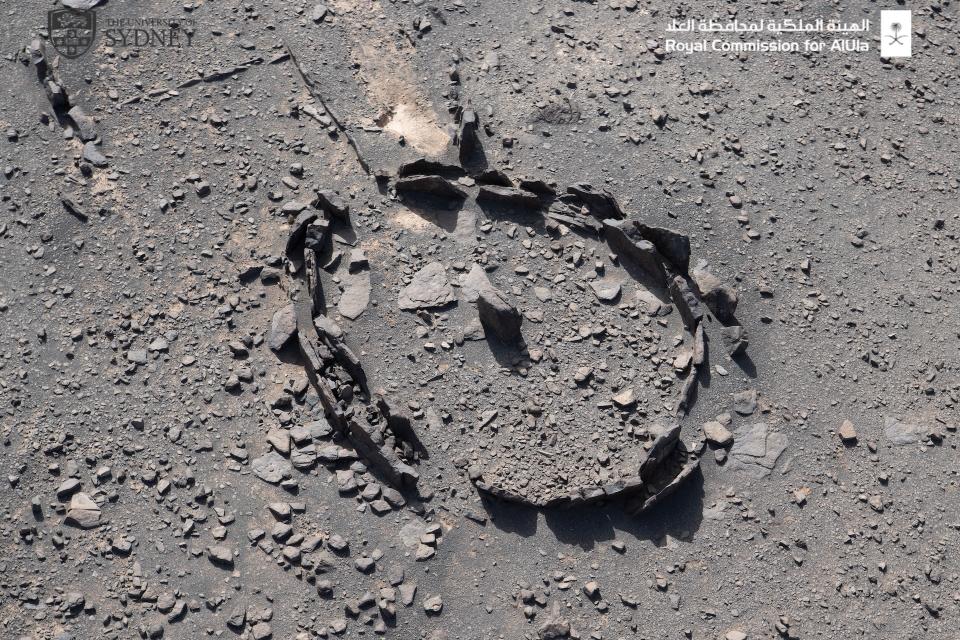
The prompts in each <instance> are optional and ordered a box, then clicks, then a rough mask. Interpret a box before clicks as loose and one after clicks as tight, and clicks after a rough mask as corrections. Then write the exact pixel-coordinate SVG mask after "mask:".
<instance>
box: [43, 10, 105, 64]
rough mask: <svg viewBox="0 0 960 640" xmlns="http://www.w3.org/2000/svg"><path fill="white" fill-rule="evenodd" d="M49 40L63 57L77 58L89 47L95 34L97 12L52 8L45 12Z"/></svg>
mask: <svg viewBox="0 0 960 640" xmlns="http://www.w3.org/2000/svg"><path fill="white" fill-rule="evenodd" d="M47 27H48V28H49V30H50V42H51V43H52V44H53V48H54V49H56V50H57V52H59V53H60V55H62V56H63V57H64V58H77V57H79V56H81V55H83V54H84V53H86V51H87V49H89V48H90V45H92V44H93V40H94V37H95V36H96V34H97V14H96V13H94V12H93V11H74V10H73V9H54V10H52V11H48V12H47Z"/></svg>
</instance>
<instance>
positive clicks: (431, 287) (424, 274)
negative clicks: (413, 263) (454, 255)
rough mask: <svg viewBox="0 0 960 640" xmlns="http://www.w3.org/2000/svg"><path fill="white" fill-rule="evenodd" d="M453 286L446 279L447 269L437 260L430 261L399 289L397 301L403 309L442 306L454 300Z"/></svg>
mask: <svg viewBox="0 0 960 640" xmlns="http://www.w3.org/2000/svg"><path fill="white" fill-rule="evenodd" d="M456 299H457V297H456V294H454V292H453V287H451V286H450V282H449V281H448V280H447V271H446V269H444V267H443V265H442V264H440V263H439V262H431V263H430V264H428V265H427V266H425V267H424V268H423V269H420V271H418V272H417V273H416V274H415V275H414V276H413V280H412V281H411V282H410V284H408V285H407V286H405V287H404V288H403V289H402V290H401V291H400V297H399V298H398V300H397V302H398V303H399V304H400V308H401V309H403V310H405V311H411V310H415V309H430V308H432V307H442V306H444V305H447V304H450V303H451V302H453V301H454V300H456Z"/></svg>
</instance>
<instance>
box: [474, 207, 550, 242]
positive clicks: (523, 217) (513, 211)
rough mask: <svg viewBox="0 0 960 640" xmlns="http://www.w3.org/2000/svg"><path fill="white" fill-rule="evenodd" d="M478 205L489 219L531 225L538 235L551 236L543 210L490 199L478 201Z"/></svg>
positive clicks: (525, 225) (524, 225)
mask: <svg viewBox="0 0 960 640" xmlns="http://www.w3.org/2000/svg"><path fill="white" fill-rule="evenodd" d="M477 206H479V207H480V210H481V211H483V214H484V215H485V216H486V217H487V219H489V220H493V221H497V222H500V221H506V222H512V223H513V224H516V225H519V226H522V227H531V228H532V229H533V230H534V231H535V232H536V234H537V235H539V236H544V237H550V234H549V233H547V225H546V222H547V219H546V218H545V217H544V215H543V211H542V210H537V209H526V208H523V207H518V206H515V205H513V206H511V205H507V204H502V203H498V202H491V201H489V200H482V201H478V202H477Z"/></svg>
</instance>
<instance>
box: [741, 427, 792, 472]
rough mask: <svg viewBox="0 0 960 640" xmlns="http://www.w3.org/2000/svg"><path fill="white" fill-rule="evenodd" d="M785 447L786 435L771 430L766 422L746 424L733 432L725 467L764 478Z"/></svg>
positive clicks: (775, 463)
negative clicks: (728, 458)
mask: <svg viewBox="0 0 960 640" xmlns="http://www.w3.org/2000/svg"><path fill="white" fill-rule="evenodd" d="M786 448H787V436H786V435H784V434H782V433H777V432H771V431H770V429H769V428H768V427H767V425H766V423H763V422H757V423H755V424H751V425H746V426H743V427H740V428H739V429H737V431H736V432H734V438H733V446H732V447H731V448H730V461H729V462H728V463H727V468H729V469H734V470H738V471H744V472H746V473H747V474H749V475H751V476H753V477H755V478H765V477H766V476H768V475H770V472H771V471H772V470H773V468H774V467H776V466H777V461H778V460H779V459H780V456H781V455H782V454H783V452H784V451H785V450H786Z"/></svg>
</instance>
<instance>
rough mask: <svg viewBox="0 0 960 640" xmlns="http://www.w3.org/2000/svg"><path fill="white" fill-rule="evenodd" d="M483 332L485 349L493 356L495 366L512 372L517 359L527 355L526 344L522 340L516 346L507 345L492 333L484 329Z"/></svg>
mask: <svg viewBox="0 0 960 640" xmlns="http://www.w3.org/2000/svg"><path fill="white" fill-rule="evenodd" d="M484 332H485V333H486V336H487V339H486V343H487V347H488V348H489V349H490V353H491V354H493V357H494V359H495V360H496V361H497V364H499V365H500V366H501V367H505V368H507V369H511V370H512V369H513V363H514V362H515V361H516V360H517V359H522V358H524V357H526V354H527V353H528V351H527V343H526V341H525V340H523V339H522V338H521V340H520V342H518V343H516V344H508V343H506V342H504V341H502V340H500V338H498V337H497V336H495V335H493V333H492V332H491V331H489V330H487V329H486V328H484Z"/></svg>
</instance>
